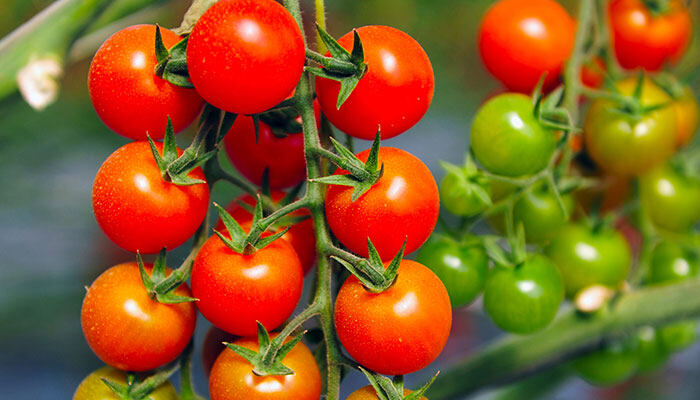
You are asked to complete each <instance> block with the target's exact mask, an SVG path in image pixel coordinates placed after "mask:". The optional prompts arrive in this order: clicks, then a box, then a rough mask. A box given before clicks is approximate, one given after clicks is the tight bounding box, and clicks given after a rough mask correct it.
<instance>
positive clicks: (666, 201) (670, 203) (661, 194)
mask: <svg viewBox="0 0 700 400" xmlns="http://www.w3.org/2000/svg"><path fill="white" fill-rule="evenodd" d="M640 198H641V201H642V209H643V211H644V212H645V213H646V214H647V215H648V216H649V218H650V219H651V221H652V222H653V223H654V225H656V226H658V227H659V228H662V229H666V230H669V231H672V232H685V231H688V230H689V229H690V228H691V227H693V226H694V225H695V224H697V223H698V221H700V180H699V179H697V178H694V177H691V176H687V175H685V174H683V173H682V172H680V171H678V170H676V169H675V168H673V167H672V166H670V165H668V164H664V165H661V166H659V167H657V168H654V169H653V170H651V171H649V173H647V174H645V175H644V176H642V177H641V178H640Z"/></svg>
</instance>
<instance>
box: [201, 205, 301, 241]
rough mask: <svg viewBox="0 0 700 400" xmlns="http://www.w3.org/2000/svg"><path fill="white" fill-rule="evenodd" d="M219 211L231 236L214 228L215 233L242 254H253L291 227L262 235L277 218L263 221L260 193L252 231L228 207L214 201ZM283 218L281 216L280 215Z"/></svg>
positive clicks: (254, 211)
mask: <svg viewBox="0 0 700 400" xmlns="http://www.w3.org/2000/svg"><path fill="white" fill-rule="evenodd" d="M214 206H215V207H216V209H217V211H218V212H219V217H220V218H221V222H223V224H224V226H225V227H226V231H228V234H229V235H230V237H228V236H226V235H225V234H223V233H221V232H219V231H218V230H216V229H214V233H215V234H216V235H217V236H218V237H219V239H221V241H222V242H224V244H225V245H226V246H227V247H228V248H230V249H231V250H233V251H235V252H236V253H240V254H252V253H255V252H256V251H258V250H260V249H262V248H264V247H265V246H267V245H269V244H270V243H272V242H274V241H275V240H277V239H278V238H280V237H282V236H284V234H285V233H287V231H288V230H289V227H287V228H285V229H282V230H281V231H279V232H277V233H275V234H272V235H269V236H265V237H262V233H263V232H264V231H265V230H267V228H268V227H269V226H270V225H272V223H273V222H274V221H275V220H276V219H275V218H271V219H268V220H267V221H264V222H263V210H262V201H260V195H258V199H257V201H256V203H255V209H254V210H253V221H252V224H251V228H250V231H249V232H248V233H246V232H245V230H244V229H243V228H242V227H241V225H240V224H239V223H238V222H237V221H236V220H235V219H234V218H233V217H232V216H231V214H229V213H228V212H227V211H226V209H224V208H223V207H221V206H220V205H218V204H217V203H214ZM280 218H281V216H280Z"/></svg>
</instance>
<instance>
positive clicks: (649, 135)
mask: <svg viewBox="0 0 700 400" xmlns="http://www.w3.org/2000/svg"><path fill="white" fill-rule="evenodd" d="M636 85H637V81H636V79H626V80H624V81H621V82H619V83H618V84H617V89H618V90H619V91H620V92H621V93H622V94H623V95H628V96H629V95H632V93H633V92H634V88H635V86H636ZM670 102H671V98H670V97H669V96H668V94H666V92H664V91H663V90H662V89H661V88H659V87H658V86H656V85H655V84H653V83H652V82H651V81H650V80H649V79H645V81H644V85H643V87H642V95H641V103H642V106H645V107H649V106H654V105H659V104H664V103H670ZM583 129H584V138H585V142H586V149H587V150H588V153H589V154H590V156H591V158H593V160H594V161H595V162H596V163H597V164H598V165H599V166H600V167H602V168H603V169H604V170H606V171H607V172H609V173H612V174H616V175H639V174H641V173H643V172H645V171H646V170H648V169H650V168H652V167H653V166H654V165H657V164H659V163H661V162H663V161H664V160H665V159H667V158H668V157H669V156H670V155H671V154H672V153H673V151H674V149H675V144H676V139H675V137H674V136H675V135H674V134H669V132H675V131H676V116H675V111H674V109H673V107H670V106H669V107H663V108H660V109H657V110H653V111H649V112H646V113H643V114H642V115H641V116H634V115H630V114H627V113H624V112H621V110H620V105H619V104H617V103H615V102H614V101H612V100H605V99H597V100H595V101H593V103H591V107H590V108H589V109H588V113H587V114H586V120H585V122H584V127H583ZM620 149H624V151H620Z"/></svg>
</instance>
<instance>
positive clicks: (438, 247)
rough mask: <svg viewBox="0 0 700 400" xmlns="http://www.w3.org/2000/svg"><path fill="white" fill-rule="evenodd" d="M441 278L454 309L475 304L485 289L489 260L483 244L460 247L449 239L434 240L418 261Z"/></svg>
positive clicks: (423, 248)
mask: <svg viewBox="0 0 700 400" xmlns="http://www.w3.org/2000/svg"><path fill="white" fill-rule="evenodd" d="M416 261H418V262H419V263H421V264H423V265H425V266H427V267H428V268H430V269H431V270H432V271H433V272H435V275H437V276H438V278H440V280H441V281H442V283H443V284H444V285H445V288H446V289H447V294H449V296H450V303H452V307H461V306H463V305H466V304H469V303H471V302H472V301H474V300H475V299H476V298H477V297H478V296H479V293H481V290H482V289H483V287H484V281H485V280H486V275H487V273H488V268H489V257H488V255H487V254H486V251H485V250H484V248H483V246H481V245H480V244H465V243H458V242H456V241H455V240H454V239H452V238H449V237H447V236H433V237H432V238H431V239H430V240H429V241H428V243H426V244H425V245H423V247H422V248H421V250H420V253H418V257H417V259H416Z"/></svg>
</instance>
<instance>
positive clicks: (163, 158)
mask: <svg viewBox="0 0 700 400" xmlns="http://www.w3.org/2000/svg"><path fill="white" fill-rule="evenodd" d="M147 138H148V144H149V145H150V146H151V152H152V153H153V158H154V159H155V161H156V165H157V166H158V169H159V170H160V172H161V176H162V177H163V180H165V181H166V182H171V183H174V184H176V185H179V186H188V185H196V184H200V183H206V181H204V180H202V179H195V178H191V177H189V176H188V174H189V173H190V172H191V171H192V170H194V169H195V168H197V167H198V166H200V165H201V164H203V163H205V162H206V161H207V160H209V159H210V158H211V157H213V156H214V155H215V154H216V150H212V151H210V152H205V153H203V154H200V153H202V152H203V151H204V148H205V143H204V142H203V141H202V142H200V143H199V144H198V145H197V147H193V146H195V143H193V146H190V147H188V148H187V149H185V150H184V151H183V153H182V155H181V156H180V157H178V155H177V145H176V144H175V132H174V130H173V124H172V121H171V120H170V117H168V124H167V127H166V129H165V137H164V138H163V154H162V155H161V154H160V153H159V152H158V149H157V148H156V145H155V143H154V142H153V139H151V136H150V135H147Z"/></svg>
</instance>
